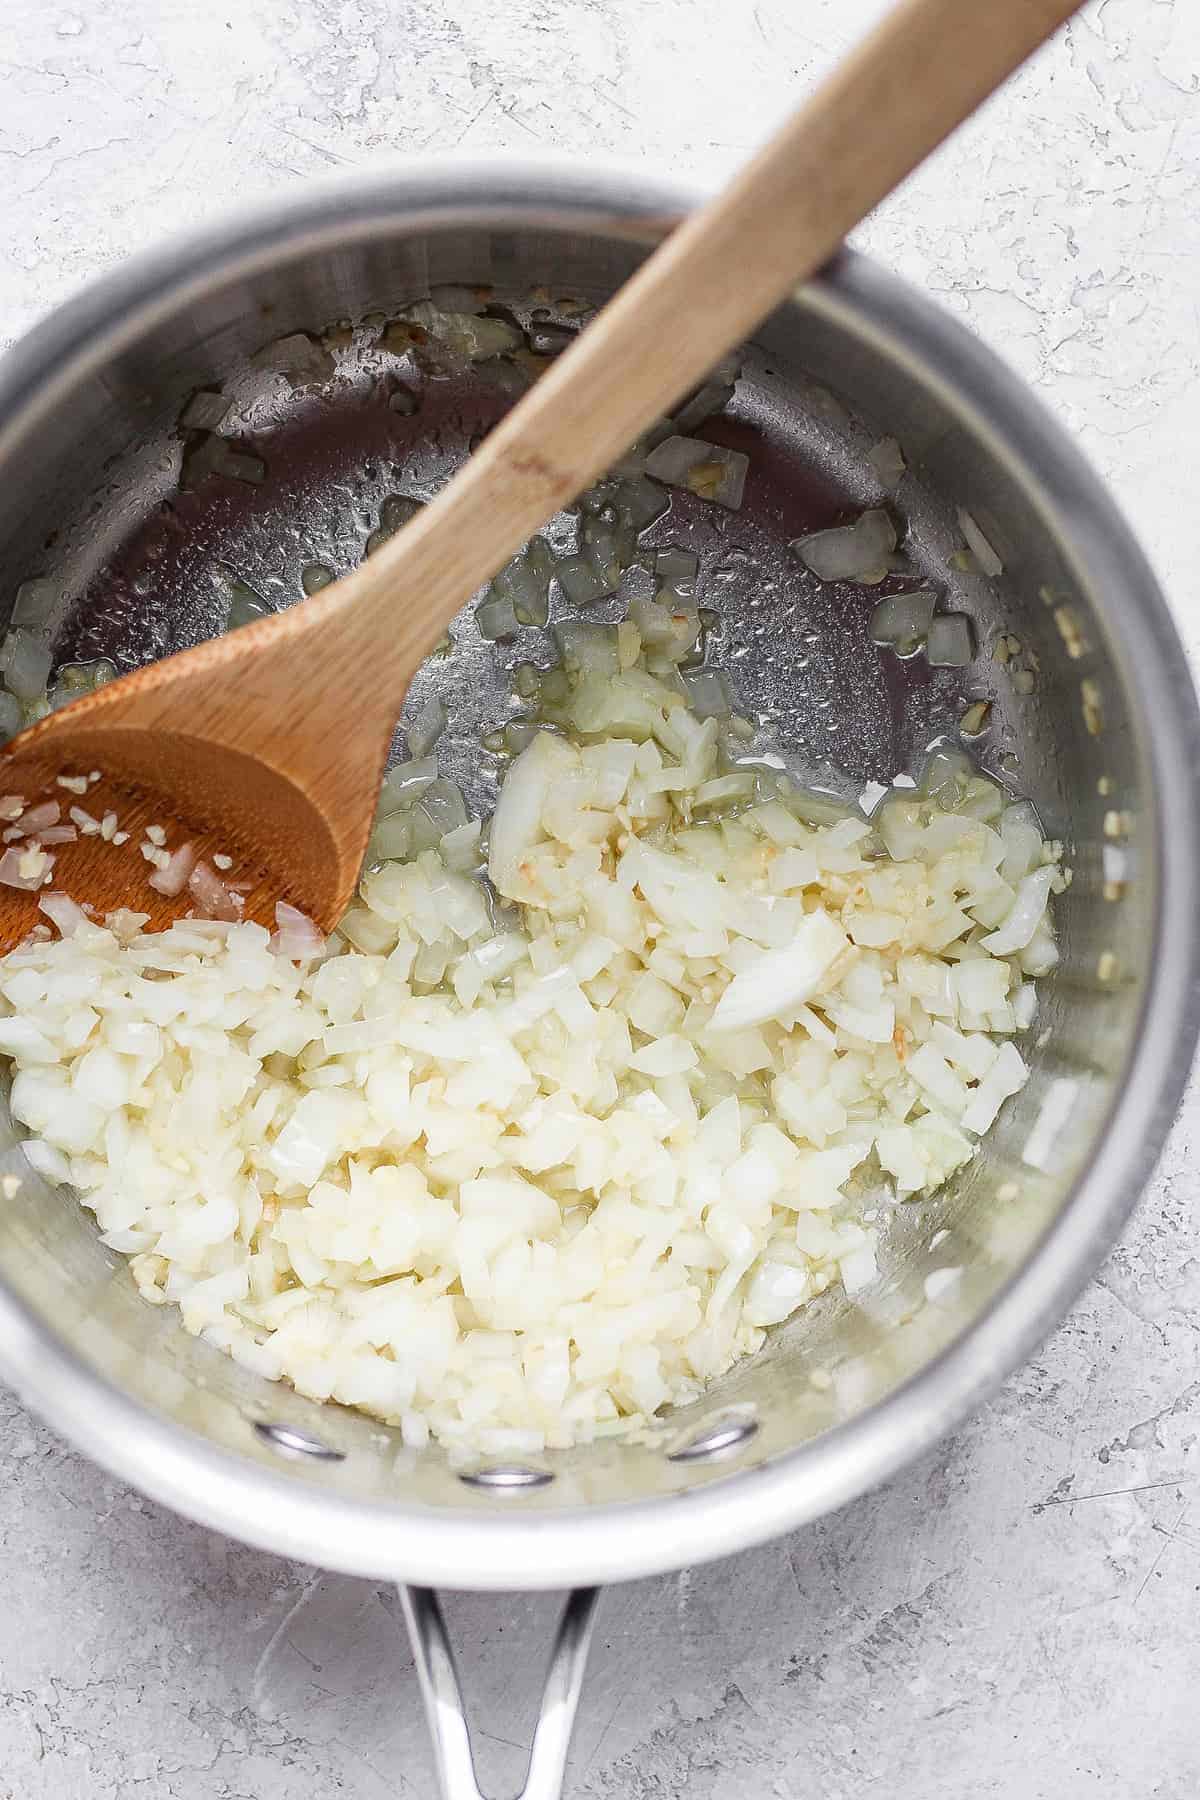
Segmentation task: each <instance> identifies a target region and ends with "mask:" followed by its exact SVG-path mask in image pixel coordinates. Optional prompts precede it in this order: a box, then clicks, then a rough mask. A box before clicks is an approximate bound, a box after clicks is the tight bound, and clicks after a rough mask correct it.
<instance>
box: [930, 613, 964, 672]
mask: <svg viewBox="0 0 1200 1800" xmlns="http://www.w3.org/2000/svg"><path fill="white" fill-rule="evenodd" d="M974 654H975V646H974V642H973V640H972V633H971V621H970V619H969V618H968V617H967V615H966V613H939V614H938V616H937V618H936V619H934V621H933V623H932V624H931V625H930V627H929V630H928V633H927V634H926V638H925V656H926V660H927V661H928V662H929V663H930V664H931V665H932V666H933V667H934V668H935V669H963V668H965V667H966V665H967V664H968V663H969V662H970V661H971V659H972V657H973V656H974Z"/></svg>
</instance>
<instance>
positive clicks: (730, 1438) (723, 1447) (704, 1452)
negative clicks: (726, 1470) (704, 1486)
mask: <svg viewBox="0 0 1200 1800" xmlns="http://www.w3.org/2000/svg"><path fill="white" fill-rule="evenodd" d="M757 1430H758V1420H757V1419H756V1418H755V1416H754V1408H753V1407H752V1406H727V1407H726V1408H725V1409H724V1410H723V1411H722V1412H719V1413H714V1414H713V1415H712V1416H711V1417H710V1418H708V1419H705V1421H704V1422H703V1424H701V1425H689V1426H688V1427H687V1430H686V1431H685V1432H681V1433H680V1435H679V1436H678V1437H677V1438H676V1439H675V1440H674V1442H673V1444H672V1447H671V1449H669V1450H668V1451H667V1461H668V1462H710V1461H712V1460H713V1458H715V1457H718V1456H730V1455H732V1454H733V1453H734V1452H735V1451H737V1450H740V1449H741V1448H742V1446H743V1445H744V1444H748V1443H749V1442H750V1439H751V1438H752V1437H753V1436H754V1435H755V1433H756V1432H757Z"/></svg>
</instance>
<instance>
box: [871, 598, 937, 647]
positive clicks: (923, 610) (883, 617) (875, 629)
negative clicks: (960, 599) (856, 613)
mask: <svg viewBox="0 0 1200 1800" xmlns="http://www.w3.org/2000/svg"><path fill="white" fill-rule="evenodd" d="M936 605H937V595H936V594H935V593H934V591H933V589H932V588H920V589H919V590H918V591H917V592H916V593H912V594H891V595H889V597H888V598H887V599H886V600H881V601H880V602H879V605H878V606H877V607H876V608H875V610H874V612H873V613H872V614H871V637H872V639H873V640H874V642H875V643H877V644H883V645H886V646H887V648H888V649H890V650H894V651H895V652H896V654H897V656H911V655H912V654H913V652H914V651H916V650H919V649H920V647H921V645H922V644H923V643H924V642H925V638H926V635H927V634H928V631H929V625H930V621H931V620H932V618H933V609H934V607H935V606H936Z"/></svg>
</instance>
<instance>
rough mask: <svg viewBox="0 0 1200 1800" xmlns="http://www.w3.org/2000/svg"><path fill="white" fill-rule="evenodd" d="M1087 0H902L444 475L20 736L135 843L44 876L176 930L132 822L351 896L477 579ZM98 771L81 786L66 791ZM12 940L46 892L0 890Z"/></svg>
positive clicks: (71, 853) (60, 857) (24, 774)
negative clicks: (325, 559)
mask: <svg viewBox="0 0 1200 1800" xmlns="http://www.w3.org/2000/svg"><path fill="white" fill-rule="evenodd" d="M1078 3H1079V0H904V3H903V4H901V5H899V6H897V7H896V8H895V10H894V11H892V12H891V13H889V14H888V15H887V16H886V17H885V19H884V20H883V22H882V23H881V24H880V26H879V27H878V28H877V29H876V31H875V32H874V33H873V34H872V35H871V36H870V37H868V38H867V39H866V41H865V42H864V43H863V44H862V45H861V46H860V47H859V48H858V49H857V50H855V51H854V52H853V53H852V54H851V55H850V56H848V57H847V58H846V60H845V61H844V62H843V63H842V64H841V65H840V66H839V67H838V68H836V69H835V70H834V72H833V74H832V75H831V76H830V77H829V79H828V80H827V81H826V82H825V83H824V85H823V86H821V87H820V88H819V89H818V90H817V91H816V93H814V95H813V96H812V97H811V99H809V100H808V102H807V103H806V104H805V105H804V106H803V107H802V109H801V110H800V112H799V113H798V114H797V115H796V116H795V117H794V118H793V119H791V120H790V122H789V123H788V124H787V125H785V126H784V128H783V129H782V130H781V131H780V132H779V133H778V134H777V135H776V136H775V137H774V138H772V140H771V141H770V142H769V143H768V144H767V145H766V147H765V148H764V149H763V150H762V151H761V152H760V153H759V155H758V156H757V157H756V158H755V159H754V161H753V162H751V164H750V165H749V167H748V168H746V169H745V170H744V171H743V173H742V174H741V175H740V176H739V177H738V178H737V179H736V180H735V181H734V182H733V183H732V185H731V186H730V187H729V188H727V189H726V190H725V192H724V193H722V194H721V195H719V196H718V198H717V199H716V200H714V201H713V202H711V204H709V205H708V206H706V207H705V208H704V209H703V210H702V211H700V212H698V213H696V214H694V215H693V216H692V217H690V218H689V219H687V220H685V221H684V223H682V224H681V225H679V226H677V227H676V229H675V230H674V231H672V233H671V234H670V236H669V237H668V238H667V239H666V240H665V242H664V243H663V244H662V246H661V247H660V248H659V249H658V250H657V251H655V253H654V254H653V255H652V256H651V257H650V258H649V259H648V260H647V261H646V262H645V263H644V264H643V266H642V267H641V268H640V269H639V270H638V272H637V273H636V274H635V275H634V277H633V278H632V280H630V281H629V282H628V283H627V284H626V286H625V287H624V288H623V289H622V290H621V291H620V293H618V294H617V295H616V297H615V298H614V299H613V300H612V301H610V302H609V304H608V305H607V306H606V307H605V308H604V310H603V311H602V312H601V313H600V314H599V315H598V317H597V318H596V319H595V321H594V322H593V323H592V324H590V325H589V326H588V327H587V329H586V330H585V331H584V332H582V333H581V335H580V337H579V338H578V339H577V341H576V342H575V343H574V344H573V345H572V346H571V348H570V349H569V350H567V351H566V353H565V354H564V355H562V356H561V357H560V358H559V359H558V361H557V362H556V363H555V364H554V365H553V367H552V368H551V370H550V371H549V372H548V373H547V374H546V375H545V376H544V377H543V378H542V380H541V381H539V383H538V384H537V386H536V387H535V388H533V389H532V390H531V391H530V392H529V393H528V394H527V395H526V396H525V397H524V398H523V399H522V400H521V401H520V403H519V404H518V405H517V406H516V407H515V408H514V409H513V410H512V412H511V413H509V415H508V416H507V418H506V419H505V420H504V421H503V422H502V424H500V425H499V426H498V427H497V429H496V430H495V431H493V432H492V433H491V435H490V436H489V437H488V438H487V439H486V441H485V442H484V443H483V444H482V445H481V447H480V448H479V449H478V450H477V451H476V452H475V454H474V455H473V456H472V457H471V459H470V461H469V462H468V463H467V464H466V466H465V467H464V468H463V469H462V470H460V472H459V473H458V474H457V475H456V476H455V477H454V479H453V480H452V481H451V482H450V483H449V484H448V486H447V487H446V488H445V489H444V490H443V492H442V493H441V494H440V495H439V496H438V497H437V498H436V499H435V500H434V501H433V502H432V504H431V505H429V506H427V507H425V508H424V509H423V510H422V511H421V512H420V513H419V514H418V515H417V516H416V518H414V519H413V520H412V521H411V523H409V524H408V525H406V526H405V527H404V529H403V530H402V531H401V532H400V533H399V534H398V535H397V536H396V537H394V538H392V539H391V540H390V541H389V542H388V543H386V544H384V545H383V546H382V547H381V548H380V549H378V550H377V551H376V552H375V553H374V555H372V556H371V557H370V558H369V559H368V560H367V561H366V562H364V563H363V565H362V566H361V567H360V568H359V569H357V570H355V571H354V573H353V574H351V575H347V576H345V577H344V578H343V579H342V580H340V581H338V582H335V583H333V584H332V585H331V586H330V587H328V588H326V589H325V590H324V591H323V592H322V593H321V594H319V595H318V596H315V597H313V598H311V599H309V600H306V601H305V602H303V604H301V605H298V606H296V607H294V608H292V609H291V610H289V611H287V612H284V613H282V614H280V615H278V616H276V617H273V618H271V619H266V620H263V621H261V622H259V623H256V624H252V625H249V626H245V627H243V628H242V629H240V630H238V631H236V632H233V633H231V634H230V635H229V636H227V637H223V638H220V639H218V640H216V641H214V642H211V643H207V644H202V645H201V646H200V647H199V648H197V649H194V650H188V651H185V652H183V653H182V654H180V655H177V656H173V657H170V658H168V659H167V660H166V661H164V662H160V663H156V664H153V665H152V666H150V667H148V668H145V669H142V670H139V671H138V672H137V673H136V674H133V675H129V676H126V677H124V678H123V679H122V680H120V681H116V682H114V683H112V684H111V685H109V686H108V687H105V688H103V689H101V690H100V691H99V692H97V693H95V694H93V695H90V696H89V697H88V698H86V699H83V700H79V701H77V702H76V703H75V704H74V705H72V706H70V707H68V708H66V709H65V710H64V711H61V712H58V713H55V714H53V715H51V716H50V717H49V718H47V719H45V720H43V721H42V722H41V723H40V724H38V725H35V726H34V727H33V728H32V729H31V730H29V731H27V732H24V733H22V735H21V736H20V737H18V738H17V739H15V740H14V742H13V744H12V745H11V746H10V751H9V755H8V759H7V760H8V767H7V769H6V770H4V772H3V774H2V775H0V790H2V791H3V792H17V793H21V794H25V795H28V796H32V795H33V793H34V791H35V788H36V790H37V791H38V792H42V791H45V792H48V793H52V794H57V795H58V796H59V797H60V798H61V799H62V801H63V803H64V805H63V810H64V813H65V812H66V809H67V805H68V804H77V805H79V806H81V807H83V808H84V809H85V811H87V812H88V813H89V814H90V815H92V816H95V817H99V816H101V815H102V814H103V813H104V812H105V811H106V810H108V808H110V807H111V808H112V810H113V811H115V812H116V814H117V815H118V818H119V820H120V824H121V827H122V829H124V830H127V831H129V832H130V834H131V836H130V839H129V842H128V843H127V844H126V845H125V846H123V847H122V848H118V847H115V846H114V845H113V844H112V843H106V842H104V841H103V840H102V839H101V838H100V837H98V836H95V835H91V836H86V837H82V838H80V839H79V840H78V841H77V842H76V843H72V844H66V845H63V846H61V847H60V848H58V850H57V863H56V866H55V869H54V871H53V877H52V879H53V883H54V886H55V887H56V888H61V889H63V890H65V891H66V892H68V893H70V894H72V895H73V896H74V897H75V898H77V899H79V900H87V901H89V902H91V903H92V904H93V905H94V906H95V907H96V909H97V911H98V912H99V913H105V912H107V911H108V910H109V909H111V908H114V907H117V906H123V905H124V906H131V907H134V908H136V909H138V910H142V911H147V912H150V913H151V916H152V920H153V922H154V923H156V924H158V923H163V922H165V920H166V919H167V918H168V917H170V916H171V915H172V914H177V913H179V912H180V911H182V910H185V909H186V907H187V906H188V905H189V904H190V903H191V902H190V897H189V896H188V895H187V894H186V893H185V894H184V896H183V897H182V899H181V900H167V899H164V898H162V897H160V896H158V895H155V894H153V893H152V891H151V890H150V889H149V888H148V887H147V885H146V880H145V877H146V875H147V874H148V873H149V872H150V871H149V869H148V866H147V864H146V863H145V862H143V861H142V859H141V858H140V857H139V856H138V854H137V850H138V844H139V841H140V839H141V837H142V828H143V827H144V826H145V825H146V824H147V823H154V822H158V823H161V824H162V825H163V826H165V827H167V828H168V830H169V836H170V839H171V840H172V841H173V842H179V841H180V840H181V839H182V838H183V837H185V836H186V837H187V838H189V839H191V840H192V841H193V842H194V843H195V844H196V845H197V847H198V849H199V850H200V852H201V854H203V855H206V856H208V855H211V854H212V853H213V852H214V851H215V852H225V853H228V854H230V855H232V856H233V857H234V858H235V863H236V865H237V866H236V867H235V869H234V871H233V872H232V873H231V876H230V879H233V878H234V876H235V875H236V874H237V873H239V872H244V873H248V875H249V878H250V881H251V886H250V888H249V891H248V892H247V894H246V914H247V916H249V917H256V918H260V919H262V920H263V921H264V922H268V923H270V922H272V920H273V908H274V902H275V900H276V899H277V898H278V897H279V896H280V895H283V896H285V897H286V898H287V899H288V900H290V901H291V902H292V903H293V904H294V905H295V906H297V907H298V908H300V909H301V910H302V911H303V912H305V913H307V914H309V915H310V916H311V917H312V918H313V919H314V920H316V921H317V922H318V924H320V925H321V926H322V927H324V928H326V929H329V928H332V926H333V925H335V924H336V922H337V920H338V918H339V917H340V915H341V913H342V911H343V910H344V908H345V906H346V904H347V902H348V900H349V899H350V897H351V894H352V893H353V890H354V886H355V883H356V881H357V878H358V873H359V867H360V864H361V861H362V857H363V852H364V849H365V846H366V842H367V838H368V836H369V834H370V830H371V824H372V816H373V812H374V807H375V804H376V799H377V794H378V787H379V780H380V776H381V774H382V771H383V767H384V763H385V759H386V756H387V752H388V747H389V744H390V742H391V738H392V734H393V731H394V728H395V723H396V719H397V717H398V715H399V712H400V707H401V704H402V702H403V699H404V694H405V691H406V689H407V687H408V684H409V681H410V680H411V678H412V676H413V673H414V671H415V670H416V669H417V667H418V665H419V664H420V663H421V661H422V660H423V658H424V657H426V656H427V655H428V654H429V652H430V651H431V650H432V649H433V648H434V646H435V645H436V644H437V642H438V640H439V639H440V638H441V637H442V635H443V633H444V632H445V629H446V627H447V625H448V623H449V621H450V620H451V619H452V618H453V616H454V614H455V613H456V612H457V611H458V609H459V608H460V606H462V605H463V603H464V602H465V601H466V600H467V599H468V598H469V597H470V596H471V594H472V593H474V592H475V590H476V589H477V588H478V587H480V586H481V584H482V583H484V582H485V581H487V580H488V579H489V578H490V577H491V576H492V575H493V574H494V573H495V571H496V570H497V569H498V568H499V567H500V566H501V565H502V564H503V563H504V562H505V561H506V560H507V559H508V558H509V557H510V556H512V555H513V554H514V553H515V551H516V550H517V549H518V548H519V547H520V546H521V545H522V544H523V543H524V542H525V541H526V540H527V539H528V538H529V536H530V535H531V534H532V533H533V532H534V531H536V530H537V529H538V527H540V526H541V525H543V524H544V523H545V522H546V520H547V519H548V518H550V517H551V516H552V514H553V513H555V512H556V511H557V510H558V509H559V508H560V507H562V506H564V505H566V504H568V503H569V502H570V501H571V500H573V499H574V498H575V496H576V495H577V494H579V493H580V492H581V491H582V490H583V489H584V488H585V487H587V486H588V484H589V483H590V482H592V481H593V480H594V479H595V478H596V477H597V476H598V475H599V474H601V473H602V472H603V471H604V470H605V469H606V468H607V467H608V466H609V465H610V464H611V463H612V462H613V461H614V460H615V459H616V458H617V457H618V456H620V455H621V453H622V452H623V451H624V450H625V449H626V447H627V446H628V444H629V443H630V442H631V441H632V440H633V439H634V438H635V437H636V436H637V434H638V433H639V432H640V431H642V430H644V429H645V428H646V427H647V426H648V425H649V424H650V423H651V422H652V421H653V420H654V419H656V418H658V417H659V416H660V415H661V414H662V413H664V412H667V411H669V409H670V408H671V407H672V406H673V405H674V404H675V403H676V402H677V401H678V400H679V399H680V397H681V396H682V395H683V394H685V393H686V392H687V391H688V390H689V389H690V388H692V387H694V386H695V385H696V384H697V383H699V382H700V381H701V380H702V379H703V377H704V376H705V375H706V374H707V372H708V371H709V370H710V369H711V368H712V366H713V365H714V364H715V363H716V362H717V361H718V360H719V359H720V358H721V356H723V355H724V354H725V353H726V352H727V351H728V350H730V349H731V348H732V347H734V346H735V345H737V344H739V343H740V342H741V341H742V340H743V339H744V338H745V337H746V335H747V334H748V333H749V332H750V331H752V330H753V328H754V327H755V326H756V325H757V324H758V323H759V322H760V321H761V320H762V319H763V317H764V316H765V315H766V314H767V313H768V312H769V311H770V310H771V309H772V308H773V307H774V306H775V305H777V304H778V303H779V302H780V301H781V300H782V299H783V298H784V297H785V296H786V294H787V293H788V292H789V291H790V289H791V288H792V287H793V286H794V285H795V284H796V283H797V282H798V281H800V280H802V279H804V278H805V277H806V276H808V275H810V274H811V273H812V272H813V271H814V270H815V269H817V268H818V267H819V266H820V265H821V263H822V262H824V261H825V259H826V258H827V257H828V256H829V255H830V254H831V253H832V252H833V251H834V250H835V249H836V247H837V245H838V244H839V243H840V242H841V240H842V239H843V238H844V237H845V235H846V233H847V232H848V231H850V230H851V228H852V227H853V226H855V225H856V224H858V222H859V221H860V220H861V219H862V218H863V217H864V216H865V215H866V214H867V213H868V212H869V211H870V210H871V208H872V207H873V206H875V205H876V204H877V203H878V202H879V201H880V200H881V199H882V198H883V197H884V196H885V195H886V194H887V193H889V192H890V190H891V189H892V188H893V187H894V186H895V185H896V184H897V183H898V182H899V181H901V180H903V178H904V177H905V176H906V175H908V174H909V172H910V171H911V170H912V169H913V168H915V167H916V165H917V164H918V163H919V162H920V161H921V160H922V158H923V157H925V156H926V155H928V153H929V152H930V151H931V150H933V149H934V148H935V147H936V146H937V145H938V144H939V143H940V142H941V141H942V139H943V138H944V137H945V136H946V135H947V133H948V132H950V131H951V130H952V129H953V128H954V127H955V126H956V125H957V124H959V123H960V121H961V120H963V119H964V118H966V117H967V116H968V114H970V113H971V112H972V111H973V110H974V109H975V108H976V107H977V106H978V105H979V104H980V102H981V101H983V100H984V99H985V98H986V97H987V96H988V95H989V94H990V93H991V92H992V91H993V90H994V89H995V88H996V87H997V86H998V85H999V84H1000V83H1001V82H1002V81H1003V80H1004V78H1005V77H1006V76H1007V75H1009V74H1010V73H1011V72H1012V70H1013V69H1015V68H1016V67H1017V66H1018V65H1019V64H1020V63H1021V62H1022V61H1023V60H1024V59H1025V58H1026V57H1027V56H1028V55H1029V54H1030V53H1031V52H1032V51H1033V50H1035V49H1036V48H1037V46H1038V45H1039V44H1041V43H1042V42H1043V41H1044V40H1045V39H1046V38H1047V37H1049V36H1050V34H1051V33H1052V32H1053V31H1054V29H1055V28H1056V27H1057V26H1059V25H1060V24H1062V22H1063V21H1064V20H1065V19H1067V18H1068V17H1069V16H1070V15H1071V14H1072V13H1073V12H1074V11H1075V10H1076V8H1077V5H1078ZM93 770H99V771H100V772H101V777H102V778H101V780H100V781H99V782H96V783H94V784H93V785H92V786H91V787H90V788H89V791H88V794H87V795H86V797H83V796H80V797H76V796H72V795H71V793H70V790H68V789H63V788H61V787H56V786H55V781H56V778H57V777H58V776H60V775H62V774H64V773H65V774H67V775H68V776H71V777H79V776H82V775H86V774H88V773H89V772H91V771H93ZM0 895H2V898H0V941H2V942H4V943H7V944H11V943H14V942H16V941H18V940H19V939H20V938H21V937H23V936H24V934H25V933H26V932H27V931H28V929H29V926H30V924H31V923H32V922H33V918H34V907H35V897H34V896H33V895H31V894H24V893H20V892H17V891H15V890H12V889H9V888H4V889H0Z"/></svg>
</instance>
